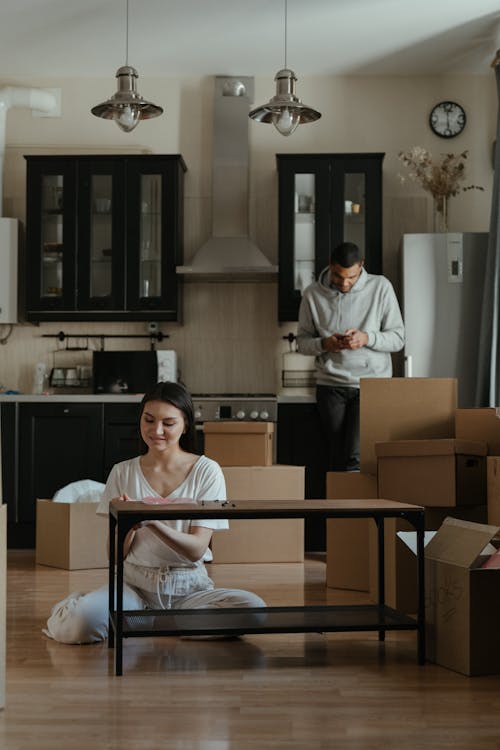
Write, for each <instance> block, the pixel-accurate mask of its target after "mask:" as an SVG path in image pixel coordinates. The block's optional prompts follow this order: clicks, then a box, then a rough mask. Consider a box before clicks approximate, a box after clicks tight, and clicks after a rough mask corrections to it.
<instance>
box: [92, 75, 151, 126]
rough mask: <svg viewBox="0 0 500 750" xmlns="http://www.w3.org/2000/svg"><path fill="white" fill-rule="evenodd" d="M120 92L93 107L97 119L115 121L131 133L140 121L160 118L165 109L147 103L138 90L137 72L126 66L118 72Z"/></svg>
mask: <svg viewBox="0 0 500 750" xmlns="http://www.w3.org/2000/svg"><path fill="white" fill-rule="evenodd" d="M116 77H117V79H118V91H117V92H116V94H113V96H112V97H111V98H110V99H108V100H107V101H106V102H103V103H102V104H97V105H96V106H95V107H92V109H91V112H92V114H93V115H95V116H96V117H103V118H104V119H105V120H114V121H115V122H116V124H117V125H118V127H119V128H121V129H122V130H124V131H125V132H126V133H130V131H131V130H133V129H134V128H135V126H136V125H137V124H138V122H139V120H149V119H150V118H151V117H158V115H161V114H162V113H163V109H162V108H161V107H158V106H157V105H156V104H152V103H151V102H148V101H146V100H145V99H143V98H142V96H141V95H140V94H138V93H137V90H136V81H137V78H138V77H139V76H138V73H137V70H136V69H135V68H132V67H130V66H129V65H124V66H123V67H121V68H118V70H117V72H116Z"/></svg>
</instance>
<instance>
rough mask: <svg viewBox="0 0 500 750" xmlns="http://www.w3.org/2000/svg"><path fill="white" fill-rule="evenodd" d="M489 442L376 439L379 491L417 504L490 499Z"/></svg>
mask: <svg viewBox="0 0 500 750" xmlns="http://www.w3.org/2000/svg"><path fill="white" fill-rule="evenodd" d="M486 450H487V447H486V443H479V442H472V441H468V440H454V439H441V440H396V441H393V442H389V443H376V445H375V452H376V454H377V467H378V495H379V497H384V498H386V499H387V500H399V501H400V502H405V503H413V504H415V505H424V506H436V507H446V506H455V505H484V504H485V503H486Z"/></svg>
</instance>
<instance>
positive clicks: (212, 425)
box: [203, 422, 274, 466]
mask: <svg viewBox="0 0 500 750" xmlns="http://www.w3.org/2000/svg"><path fill="white" fill-rule="evenodd" d="M203 432H204V434H205V448H204V453H205V455H206V456H208V457H209V458H213V459H214V461H217V463H219V464H220V465H221V466H271V465H272V463H273V437H274V424H273V423H272V422H205V423H204V424H203Z"/></svg>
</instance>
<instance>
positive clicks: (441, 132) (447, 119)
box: [429, 102, 467, 138]
mask: <svg viewBox="0 0 500 750" xmlns="http://www.w3.org/2000/svg"><path fill="white" fill-rule="evenodd" d="M466 121H467V118H466V116H465V110H464V108H463V107H461V106H460V104H457V103H456V102H439V103H438V104H436V106H435V107H433V108H432V110H431V113H430V115H429V125H430V126H431V130H432V131H433V133H435V134H436V135H438V136H439V137H440V138H454V137H455V136H456V135H459V134H460V133H461V132H462V130H463V129H464V128H465V123H466Z"/></svg>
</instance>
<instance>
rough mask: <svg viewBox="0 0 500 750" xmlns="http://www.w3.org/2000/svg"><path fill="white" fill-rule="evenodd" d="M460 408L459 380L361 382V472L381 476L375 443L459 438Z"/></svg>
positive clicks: (386, 379) (365, 380) (394, 379)
mask: <svg viewBox="0 0 500 750" xmlns="http://www.w3.org/2000/svg"><path fill="white" fill-rule="evenodd" d="M456 407H457V381H456V379H455V378H361V381H360V460H361V471H362V472H364V473H366V474H376V473H377V457H376V455H375V443H383V442H387V441H389V440H427V439H432V438H452V437H455V411H456ZM499 453H500V451H499Z"/></svg>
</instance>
